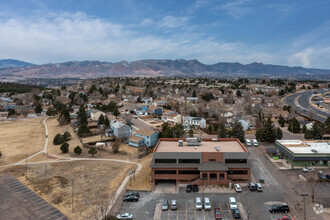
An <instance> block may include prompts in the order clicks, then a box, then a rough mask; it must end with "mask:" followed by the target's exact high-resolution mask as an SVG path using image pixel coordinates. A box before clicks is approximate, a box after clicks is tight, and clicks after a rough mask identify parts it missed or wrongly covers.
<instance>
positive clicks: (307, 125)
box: [299, 121, 313, 130]
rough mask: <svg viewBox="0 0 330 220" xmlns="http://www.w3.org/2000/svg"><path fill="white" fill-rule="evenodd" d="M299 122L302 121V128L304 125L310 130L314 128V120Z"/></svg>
mask: <svg viewBox="0 0 330 220" xmlns="http://www.w3.org/2000/svg"><path fill="white" fill-rule="evenodd" d="M299 123H300V128H303V127H304V125H305V126H306V128H307V129H309V130H312V128H313V122H311V121H299Z"/></svg>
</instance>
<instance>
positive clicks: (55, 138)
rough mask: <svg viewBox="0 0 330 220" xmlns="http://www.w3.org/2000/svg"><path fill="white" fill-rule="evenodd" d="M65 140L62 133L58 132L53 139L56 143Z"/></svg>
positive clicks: (58, 143)
mask: <svg viewBox="0 0 330 220" xmlns="http://www.w3.org/2000/svg"><path fill="white" fill-rule="evenodd" d="M64 142H65V140H64V137H63V136H62V135H61V134H60V133H58V134H57V135H56V136H55V137H54V139H53V144H54V145H60V144H63V143H64Z"/></svg>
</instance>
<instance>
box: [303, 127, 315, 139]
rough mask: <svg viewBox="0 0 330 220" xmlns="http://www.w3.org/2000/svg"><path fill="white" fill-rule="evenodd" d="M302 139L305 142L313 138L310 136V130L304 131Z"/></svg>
mask: <svg viewBox="0 0 330 220" xmlns="http://www.w3.org/2000/svg"><path fill="white" fill-rule="evenodd" d="M304 137H305V139H307V140H309V139H312V138H313V136H312V132H311V130H309V129H306V131H305V135H304Z"/></svg>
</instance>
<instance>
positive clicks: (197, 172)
mask: <svg viewBox="0 0 330 220" xmlns="http://www.w3.org/2000/svg"><path fill="white" fill-rule="evenodd" d="M150 167H151V169H152V173H151V179H152V181H154V183H155V184H157V183H160V182H170V183H186V184H198V185H219V184H228V183H230V182H232V183H236V182H249V181H250V176H251V171H250V163H249V152H248V151H247V149H246V148H245V147H244V146H243V145H242V143H241V142H240V141H239V140H238V139H234V138H227V139H211V138H203V139H201V138H186V139H177V138H161V139H159V141H158V143H157V145H156V147H155V149H154V153H153V159H152V161H151V164H150Z"/></svg>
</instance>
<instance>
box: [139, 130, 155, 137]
mask: <svg viewBox="0 0 330 220" xmlns="http://www.w3.org/2000/svg"><path fill="white" fill-rule="evenodd" d="M136 133H137V134H140V135H144V136H151V135H153V134H154V133H155V131H153V130H145V129H140V130H138V131H136Z"/></svg>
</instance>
